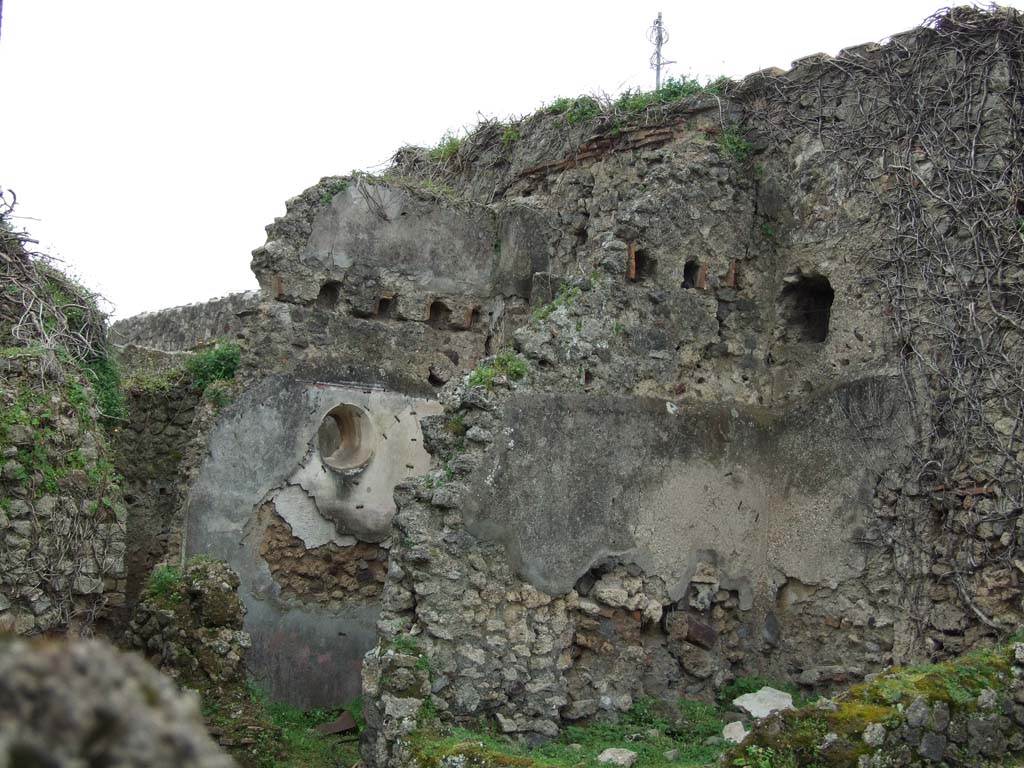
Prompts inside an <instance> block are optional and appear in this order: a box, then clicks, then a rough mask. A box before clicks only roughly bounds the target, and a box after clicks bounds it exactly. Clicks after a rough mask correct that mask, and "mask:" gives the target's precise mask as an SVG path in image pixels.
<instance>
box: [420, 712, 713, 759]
mask: <svg viewBox="0 0 1024 768" xmlns="http://www.w3.org/2000/svg"><path fill="white" fill-rule="evenodd" d="M723 725H724V723H723V722H722V720H721V718H720V713H719V711H718V709H717V708H716V707H714V706H713V705H710V704H705V703H702V702H697V701H689V700H682V701H680V702H679V704H678V709H677V710H676V711H673V710H672V707H671V706H670V705H667V704H665V703H663V702H656V701H653V700H649V699H643V700H640V701H637V702H636V703H635V704H634V705H633V707H632V708H631V709H630V710H629V711H628V712H626V713H625V714H624V715H623V716H622V717H621V718H620V720H619V722H617V723H610V722H609V723H601V722H598V723H591V724H588V725H570V726H568V727H566V728H564V729H562V731H561V733H560V734H559V735H558V737H557V738H555V739H553V740H552V741H550V742H548V743H546V744H542V745H540V746H537V747H527V746H524V745H522V744H520V743H518V742H516V741H514V740H512V739H510V738H508V737H506V736H504V735H503V734H501V733H499V732H498V731H497V730H496V729H495V728H494V727H493V726H491V727H479V728H475V729H465V728H453V729H451V730H450V731H445V732H440V733H439V732H435V731H431V730H429V728H427V727H421V729H420V730H418V731H417V732H416V733H415V734H413V736H412V738H411V745H412V749H413V752H414V753H415V755H416V758H417V762H418V763H419V764H420V765H421V766H423V767H424V768H432V767H433V766H438V765H440V764H441V763H442V761H445V762H448V761H449V760H450V759H452V758H454V759H458V757H459V756H462V757H463V758H464V759H465V760H466V761H467V763H469V764H471V765H473V766H478V767H479V768H484V767H486V766H505V767H508V768H576V767H577V766H581V765H596V764H597V756H598V755H599V754H601V752H603V751H604V750H605V749H608V748H611V747H620V748H623V749H629V750H632V751H633V752H636V753H637V755H638V760H637V765H639V766H644V768H647V767H648V766H650V767H652V768H659V767H660V766H669V765H673V766H697V765H706V764H708V763H711V762H713V761H714V760H715V759H716V758H717V756H718V754H719V753H720V751H721V749H720V748H719V747H718V746H715V745H705V744H704V741H705V740H706V739H707V738H708V737H710V736H718V735H719V734H720V733H721V731H722V727H723ZM670 750H676V751H677V752H678V755H677V757H676V759H675V760H674V761H669V760H668V759H666V757H665V753H666V752H669V751H670Z"/></svg>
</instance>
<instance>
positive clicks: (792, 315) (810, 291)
mask: <svg viewBox="0 0 1024 768" xmlns="http://www.w3.org/2000/svg"><path fill="white" fill-rule="evenodd" d="M635 258H636V262H635V264H636V270H635V274H634V277H633V281H634V282H641V281H643V280H646V279H648V278H651V277H654V275H655V274H656V273H657V267H658V262H657V260H656V259H654V258H653V257H651V256H649V255H648V254H647V253H646V252H645V251H643V250H637V252H636V257H635ZM700 282H701V265H700V264H699V263H698V262H697V261H694V260H691V261H687V262H686V264H685V265H684V266H683V282H682V283H681V285H680V287H681V288H684V289H687V290H689V289H693V288H698V287H703V286H701V285H700ZM834 299H835V291H834V290H833V289H832V285H831V284H830V283H829V281H828V279H827V278H825V277H823V276H821V275H805V276H801V277H800V279H799V280H797V281H796V282H794V283H790V284H789V285H787V286H786V287H784V288H783V289H782V293H781V294H780V295H779V300H778V305H779V317H780V319H781V320H782V323H783V334H782V341H785V342H811V343H815V344H820V343H821V342H823V341H825V339H827V338H828V329H829V322H830V320H831V316H832V302H833V300H834Z"/></svg>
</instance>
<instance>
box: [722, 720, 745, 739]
mask: <svg viewBox="0 0 1024 768" xmlns="http://www.w3.org/2000/svg"><path fill="white" fill-rule="evenodd" d="M722 738H723V739H725V740H726V741H727V742H729V743H730V744H740V743H742V742H743V740H744V739H745V738H747V729H746V728H744V727H743V723H741V722H740V721H739V720H737V721H736V722H734V723H729V724H728V725H727V726H725V728H723V729H722Z"/></svg>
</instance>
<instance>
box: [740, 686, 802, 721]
mask: <svg viewBox="0 0 1024 768" xmlns="http://www.w3.org/2000/svg"><path fill="white" fill-rule="evenodd" d="M732 703H733V706H734V707H738V708H739V709H742V710H743V711H744V712H746V713H747V714H749V715H750V716H751V717H756V718H757V719H759V720H760V719H761V718H762V717H768V715H770V714H771V713H772V712H778V711H779V710H780V709H793V697H792V696H790V695H789V694H788V693H785V692H784V691H780V690H777V689H775V688H770V687H768V686H767V685H766V686H765V687H764V688H762V689H761V690H759V691H757V692H756V693H745V694H743V695H742V696H737V697H736V698H735V699H733V700H732Z"/></svg>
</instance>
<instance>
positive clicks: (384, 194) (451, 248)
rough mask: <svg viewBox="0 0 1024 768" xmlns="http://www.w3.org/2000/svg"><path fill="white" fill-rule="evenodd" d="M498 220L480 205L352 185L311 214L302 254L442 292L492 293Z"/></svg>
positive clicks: (324, 263)
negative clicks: (446, 203) (466, 206)
mask: <svg viewBox="0 0 1024 768" xmlns="http://www.w3.org/2000/svg"><path fill="white" fill-rule="evenodd" d="M495 237H496V227H495V222H494V219H493V216H492V214H490V213H489V212H488V211H486V210H485V209H483V208H479V209H470V210H462V209H454V208H444V207H441V206H437V205H434V204H433V203H428V202H424V201H422V200H417V199H416V198H414V197H412V196H411V195H409V194H408V193H406V192H404V191H402V190H399V189H395V188H394V187H389V186H385V185H369V184H368V185H365V186H361V185H360V186H357V185H352V186H350V187H349V188H348V189H346V190H345V191H344V192H341V193H339V194H337V195H335V196H334V198H333V199H332V200H331V203H330V205H328V206H326V207H325V208H324V209H323V210H321V211H320V212H318V213H317V214H316V216H315V218H314V219H313V228H312V232H311V233H310V236H309V240H308V242H307V244H306V246H305V248H304V249H303V251H302V253H301V258H302V260H303V261H307V262H312V263H315V264H318V265H320V266H323V267H327V268H330V269H344V270H357V271H360V272H367V273H370V272H372V273H381V274H384V275H387V274H390V275H392V276H394V277H399V278H404V279H407V280H411V281H413V282H414V283H415V284H417V285H418V286H419V287H420V288H422V289H424V290H428V291H436V292H438V293H445V294H464V293H481V292H482V293H485V294H486V293H489V292H490V288H491V285H492V282H493V278H494V270H495V266H496V253H495V250H496V249H495V247H494V243H495Z"/></svg>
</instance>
